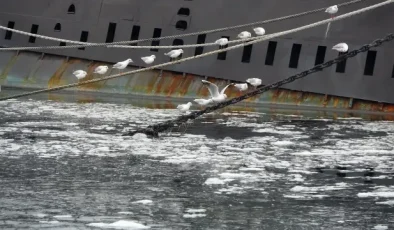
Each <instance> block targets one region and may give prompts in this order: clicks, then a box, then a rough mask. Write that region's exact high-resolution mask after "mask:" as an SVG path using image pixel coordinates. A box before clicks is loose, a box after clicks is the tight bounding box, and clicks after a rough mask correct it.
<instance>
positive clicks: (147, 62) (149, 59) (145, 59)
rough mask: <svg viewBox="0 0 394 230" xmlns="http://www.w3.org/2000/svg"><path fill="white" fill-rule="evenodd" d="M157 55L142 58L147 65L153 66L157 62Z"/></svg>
mask: <svg viewBox="0 0 394 230" xmlns="http://www.w3.org/2000/svg"><path fill="white" fill-rule="evenodd" d="M155 58H156V55H154V54H152V55H150V56H147V57H142V58H141V59H142V60H143V61H144V62H145V64H148V65H149V64H152V63H153V62H154V61H155Z"/></svg>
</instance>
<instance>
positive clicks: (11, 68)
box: [0, 52, 394, 120]
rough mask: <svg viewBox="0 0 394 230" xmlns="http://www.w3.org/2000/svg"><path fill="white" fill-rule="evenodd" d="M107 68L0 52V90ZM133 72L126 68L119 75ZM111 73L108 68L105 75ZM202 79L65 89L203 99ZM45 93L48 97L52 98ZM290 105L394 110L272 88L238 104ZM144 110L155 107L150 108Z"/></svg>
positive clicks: (173, 76) (132, 79) (388, 116)
mask: <svg viewBox="0 0 394 230" xmlns="http://www.w3.org/2000/svg"><path fill="white" fill-rule="evenodd" d="M103 64H104V65H109V66H110V65H111V64H108V63H107V64H106V63H101V62H94V61H90V62H89V61H85V60H80V59H71V58H70V59H68V58H66V57H62V56H55V55H40V54H37V53H32V52H2V53H0V71H1V72H0V85H2V86H5V87H7V86H9V87H15V88H31V89H33V88H50V87H55V86H60V85H63V84H69V83H75V82H76V81H78V79H77V78H75V77H74V76H73V75H72V72H73V71H75V70H77V69H83V70H86V71H87V73H88V75H87V76H86V77H85V78H84V79H82V80H81V81H85V80H90V79H94V78H99V77H102V75H98V74H93V71H94V69H95V68H96V67H97V66H99V65H103ZM133 69H136V68H135V67H128V68H127V69H125V70H124V71H129V70H133ZM114 71H117V70H114V69H111V68H110V69H109V71H108V72H107V73H106V75H110V74H112V73H117V72H114ZM310 77H313V76H310ZM202 79H204V77H202V76H197V75H192V74H180V73H174V72H170V71H160V70H153V71H146V72H141V73H137V74H134V75H128V76H123V77H120V78H117V79H111V80H107V81H103V82H98V83H93V84H88V85H82V86H79V87H78V88H71V89H68V90H73V91H90V92H92V91H93V92H102V93H114V94H132V95H137V96H138V95H140V96H160V97H163V98H179V99H182V98H188V99H194V98H206V97H207V96H208V95H209V92H208V90H207V89H206V88H205V87H204V86H203V85H202V84H201V80H202ZM207 80H208V81H211V82H213V83H215V84H217V85H218V86H219V88H222V87H224V86H225V85H226V84H228V81H227V80H220V79H215V78H212V77H207ZM226 93H227V95H228V96H229V98H232V97H236V96H240V95H241V94H242V93H241V92H239V91H238V90H237V89H236V88H235V87H229V89H228V90H227V91H226ZM50 95H51V94H49V96H48V97H52V96H50ZM256 103H257V105H258V104H261V105H264V104H265V105H270V106H272V105H276V106H278V105H279V106H290V107H294V106H295V107H297V108H301V107H303V108H307V109H308V110H321V109H325V110H327V109H330V110H341V111H344V112H347V113H350V114H351V113H352V112H355V113H358V112H372V113H375V114H377V113H379V114H380V115H379V117H381V116H383V119H385V120H394V105H393V104H385V103H379V102H373V101H366V100H360V99H353V98H345V97H338V96H331V95H323V94H316V93H308V92H299V91H293V90H287V89H275V90H271V91H268V92H266V93H264V94H262V95H260V96H258V97H253V98H249V99H247V100H245V101H244V103H243V106H242V109H241V110H247V111H253V110H254V109H253V107H255V106H257V105H256ZM148 107H155V106H154V105H150V106H148ZM175 107H176V103H171V102H167V103H165V104H164V105H163V104H161V105H160V106H159V108H175Z"/></svg>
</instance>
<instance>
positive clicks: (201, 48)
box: [194, 34, 207, 56]
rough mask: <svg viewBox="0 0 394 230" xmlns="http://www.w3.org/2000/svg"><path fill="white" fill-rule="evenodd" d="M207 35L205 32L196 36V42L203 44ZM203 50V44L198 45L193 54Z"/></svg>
mask: <svg viewBox="0 0 394 230" xmlns="http://www.w3.org/2000/svg"><path fill="white" fill-rule="evenodd" d="M206 37H207V35H206V34H200V35H198V36H197V44H204V43H205V39H206ZM203 52H204V47H203V46H198V47H196V50H195V51H194V56H196V55H200V54H202V53H203Z"/></svg>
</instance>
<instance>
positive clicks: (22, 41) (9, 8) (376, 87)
mask: <svg viewBox="0 0 394 230" xmlns="http://www.w3.org/2000/svg"><path fill="white" fill-rule="evenodd" d="M275 2H276V1H260V0H259V1H257V0H256V1H249V3H250V4H246V5H242V4H241V5H240V4H239V1H234V0H231V1H230V0H228V1H226V3H225V4H224V2H223V1H219V0H218V1H210V3H209V4H208V3H206V4H203V3H198V2H196V1H184V2H180V1H166V2H164V1H155V2H154V3H151V2H150V3H147V1H138V0H122V1H121V0H119V1H118V0H113V1H109V0H102V1H93V0H85V1H79V2H78V3H74V2H72V1H66V0H64V1H63V0H62V1H56V0H38V1H35V3H34V4H33V3H32V2H31V1H27V0H15V1H12V2H9V3H7V4H6V5H5V6H4V7H2V8H1V12H0V20H1V22H2V24H3V25H6V24H9V23H10V22H13V23H14V26H13V28H15V29H18V30H23V31H31V29H32V25H38V26H39V27H38V32H37V33H39V34H43V35H47V36H53V37H59V38H64V39H70V40H76V41H78V40H79V39H80V38H81V32H84V31H85V32H88V38H87V41H88V42H111V41H120V40H132V37H133V35H132V33H133V30H134V28H135V26H139V27H140V31H139V34H138V38H149V37H152V33H154V31H156V32H157V29H160V30H161V33H160V35H159V36H167V35H173V34H182V33H188V32H192V31H201V30H206V29H212V28H217V27H225V26H231V25H236V24H242V23H247V22H252V21H261V20H264V19H270V18H276V17H279V16H285V15H290V14H294V13H300V12H303V11H307V10H312V9H316V8H320V7H325V6H326V4H327V2H325V1H301V0H298V1H294V0H292V1H287V0H286V1H283V2H282V3H281V4H278V3H277V2H276V3H275ZM343 2H345V1H344V0H335V1H330V4H335V3H343ZM72 3H73V4H75V8H76V9H75V12H74V14H69V13H67V12H66V11H67V10H68V9H69V6H70V5H71V4H72ZM375 3H377V1H371V0H365V1H363V2H361V3H357V4H353V5H350V6H347V7H344V8H340V13H346V12H350V11H352V10H356V9H359V8H361V7H366V6H369V5H372V4H375ZM21 5H24V6H25V7H20V6H21ZM282 5H288V6H289V7H285V8H283V7H282ZM208 6H209V7H208ZM181 8H187V9H189V10H190V11H189V15H187V16H185V15H179V14H178V13H179V10H180V9H181ZM393 11H394V4H391V5H388V6H386V7H382V8H379V9H376V10H373V11H370V12H366V13H364V14H361V15H357V16H355V17H352V18H349V19H345V20H343V21H338V22H334V23H332V24H331V25H330V27H329V28H327V26H320V27H316V28H313V29H309V30H306V31H303V32H298V33H295V34H291V35H287V36H284V37H280V38H277V39H274V40H270V41H269V42H268V41H267V42H262V43H259V44H255V45H253V47H252V50H251V52H249V55H248V57H246V58H245V57H244V56H245V52H246V51H245V48H244V49H242V48H241V49H236V50H234V51H230V52H227V54H226V58H225V60H219V59H218V55H212V56H209V57H206V58H201V59H197V60H192V61H188V62H184V63H181V64H176V65H172V66H169V67H166V68H163V69H162V70H157V71H147V72H146V73H141V74H136V75H133V76H126V77H121V78H119V79H116V80H109V81H106V82H104V83H95V84H93V85H86V86H81V87H80V88H79V89H80V90H99V91H111V92H113V93H122V94H123V93H133V94H144V95H146V94H149V95H150V94H152V95H162V96H166V97H167V96H170V97H196V96H207V91H206V90H204V89H203V87H202V85H201V83H200V80H201V79H204V78H207V77H208V78H209V79H211V80H214V81H217V82H220V84H222V85H224V84H226V82H227V81H228V80H231V81H239V82H242V81H244V80H246V79H247V78H250V77H258V78H261V79H262V81H263V84H270V83H273V82H276V81H278V80H281V79H284V78H286V77H288V76H290V75H292V74H295V73H298V72H300V71H302V70H305V69H308V68H311V67H313V66H314V65H315V64H316V60H317V59H318V56H319V55H318V53H319V49H320V50H322V48H323V49H325V52H324V55H323V56H322V55H321V54H320V57H319V58H320V59H322V60H325V61H327V60H330V59H333V58H335V57H337V56H338V53H337V52H335V51H334V50H331V47H332V46H333V45H335V44H337V43H339V42H346V43H348V44H349V47H350V49H355V48H358V47H360V46H362V45H363V44H365V43H369V42H371V41H372V40H374V39H376V38H379V37H383V36H384V35H386V34H387V33H389V32H392V31H390V29H391V25H390V24H391V21H392V20H391V19H394V16H393V14H392V12H393ZM218 15H220V16H218ZM327 17H328V15H327V14H324V13H318V14H312V15H308V16H303V17H300V18H297V19H292V20H284V21H280V22H275V23H271V24H267V25H263V26H264V28H265V29H266V31H267V33H274V32H279V31H283V30H287V29H291V28H294V27H297V26H301V25H305V24H308V23H312V22H316V21H318V20H323V19H326V18H327ZM371 18H372V19H374V18H379V20H371ZM180 20H183V21H186V22H187V28H186V29H184V30H180V29H179V28H176V24H177V22H178V21H180ZM57 23H60V24H61V29H60V30H55V29H54V27H55V26H56V25H57ZM115 24H116V27H115V30H112V32H111V31H110V27H111V26H112V29H114V25H115ZM155 29H156V30H155ZM250 29H251V28H246V29H245V30H250ZM242 30H243V29H241V30H235V31H225V32H220V33H214V34H207V35H206V37H205V42H212V41H214V40H216V39H218V38H220V37H221V36H229V37H230V40H233V39H235V38H236V35H237V34H238V33H239V32H240V31H242ZM8 35H9V33H8ZM111 35H113V36H112V37H111ZM156 35H157V34H156ZM138 38H137V39H138ZM133 39H136V36H135V34H134V38H133ZM181 39H182V41H180V40H177V41H175V40H162V41H160V43H159V44H160V45H172V44H174V42H175V43H177V44H179V42H182V43H183V44H195V43H197V40H198V37H197V36H190V37H185V38H181ZM145 44H146V43H145ZM149 44H150V43H147V45H149ZM155 44H157V43H155ZM272 44H276V48H275V52H274V57H272V55H271V56H270V57H269V55H268V53H269V52H268V50H269V49H270V48H269V47H270V46H272ZM0 45H1V46H3V47H11V46H33V45H34V46H48V45H59V42H55V41H48V40H44V39H40V38H37V39H34V42H32V40H30V39H29V37H27V36H24V35H20V34H16V33H13V34H12V36H11V38H9V36H8V39H7V32H5V31H1V34H0ZM295 46H298V48H299V49H298V50H299V52H298V53H299V55H298V58H297V60H296V61H295V62H294V58H293V61H292V55H294V54H293V51H292V50H293V49H294V47H295ZM271 48H272V47H271ZM216 49H217V47H204V49H203V51H202V52H204V53H205V52H209V51H212V50H216ZM167 51H168V50H162V49H160V50H158V51H154V50H149V49H148V50H146V49H108V48H104V47H90V48H89V47H87V48H85V49H83V50H81V49H59V50H42V51H40V52H21V53H16V52H7V53H5V52H3V53H1V58H0V65H1V66H0V68H1V71H2V75H1V76H2V77H1V82H0V84H1V85H3V86H10V87H30V88H46V87H52V86H55V85H56V86H57V85H62V84H63V83H64V84H65V83H71V82H75V81H76V79H75V78H74V77H73V76H72V75H71V73H72V71H73V70H75V69H89V70H90V72H91V70H92V68H93V67H94V66H96V65H98V64H99V63H107V64H108V63H114V62H117V61H120V60H124V59H127V58H132V59H133V60H134V63H132V65H134V67H131V68H140V67H145V66H146V65H145V64H144V63H143V62H142V60H140V57H141V56H147V55H150V54H155V55H156V56H157V60H156V62H157V63H162V62H167V61H169V60H168V58H167V57H166V56H164V55H163V53H164V52H167ZM249 51H250V50H249ZM393 51H394V44H390V43H388V44H385V45H384V46H382V47H379V48H376V49H375V50H372V51H371V52H368V53H363V54H360V55H358V56H356V57H355V58H352V59H349V60H347V62H346V65H345V66H342V67H338V66H334V67H332V68H329V69H325V70H323V71H321V72H319V73H316V74H314V75H313V76H311V77H307V78H305V79H302V80H298V81H296V82H294V83H291V84H288V85H285V86H284V87H283V88H281V89H278V90H277V91H275V90H274V91H271V92H269V93H266V94H264V95H263V96H261V97H259V98H255V99H251V100H250V102H252V101H254V102H256V101H260V100H261V101H265V102H270V103H271V102H272V103H282V104H292V105H300V104H303V103H305V102H309V101H313V102H312V103H310V104H311V105H313V106H317V107H333V108H334V107H338V108H344V109H348V108H350V109H352V108H357V109H361V110H379V111H390V109H387V108H385V106H384V105H385V104H394V91H393V90H392V87H393V86H392V85H393V83H394V79H393V61H392V60H394V58H393V56H394V52H393ZM195 53H196V49H195V48H191V49H185V53H184V54H183V56H184V57H187V56H193V55H194V54H195ZM246 53H247V52H246ZM271 53H272V52H271ZM371 55H372V56H375V58H374V62H373V63H372V67H371V63H370V61H369V63H368V61H367V59H369V60H370V59H371V58H368V56H371ZM69 58H71V59H69ZM267 59H270V60H271V62H270V61H267ZM70 60H72V61H70ZM290 62H293V63H290ZM78 63H79V64H78ZM267 63H268V64H267ZM38 66H39V67H38ZM37 69H39V70H42V71H43V72H47V74H43V73H40V74H39V73H38V72H35V71H36V70H37ZM371 69H372V71H371ZM37 71H38V70H37ZM33 75H34V76H33ZM191 76H192V77H191ZM32 77H33V78H34V77H38V78H40V80H39V81H37V82H36V83H34V81H30V80H31V79H32ZM93 77H94V78H97V77H98V76H93V75H89V76H88V77H87V79H91V78H93ZM26 78H27V79H26ZM111 82H114V83H113V84H112V83H111ZM115 82H116V84H115ZM191 82H193V84H192V83H191ZM106 84H107V85H106ZM111 84H112V85H113V86H111ZM129 84H133V86H132V87H131V86H130V85H129ZM189 84H190V85H189ZM103 85H106V86H103ZM115 85H116V87H115ZM155 87H156V88H155ZM201 92H205V93H201ZM230 94H231V95H232V96H235V95H239V93H237V92H232V93H230ZM306 95H313V98H314V99H309V96H306ZM316 98H318V99H316ZM355 101H363V102H364V101H365V102H366V103H367V101H371V105H372V104H373V106H371V107H369V106H359V107H360V108H358V107H357V106H356V107H354V106H355V105H357V103H355ZM367 104H369V102H368V103H367ZM361 107H363V108H361ZM372 107H373V108H372ZM375 107H376V108H377V109H376V108H375Z"/></svg>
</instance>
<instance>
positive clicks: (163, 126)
mask: <svg viewBox="0 0 394 230" xmlns="http://www.w3.org/2000/svg"><path fill="white" fill-rule="evenodd" d="M393 39H394V34H389V35H387V36H386V37H384V38H382V39H377V40H375V41H373V42H372V43H370V44H367V45H364V46H362V47H360V48H359V49H357V50H353V51H351V52H349V53H347V54H344V55H341V56H339V57H337V58H335V59H333V60H330V61H327V62H325V63H323V64H320V65H316V66H315V67H313V68H311V69H309V70H306V71H303V72H301V73H298V74H296V75H293V76H291V77H288V78H286V79H284V80H281V81H278V82H276V83H273V84H271V85H267V86H260V87H258V88H257V89H256V90H254V91H252V92H249V93H247V94H244V95H242V96H240V97H236V98H233V99H231V100H228V101H225V102H222V103H219V104H217V105H214V106H210V107H207V108H205V109H204V110H200V111H194V112H191V113H190V114H188V115H183V116H180V117H178V118H176V119H174V120H169V121H165V122H162V123H159V124H156V125H151V126H148V127H147V128H142V129H138V130H136V131H130V132H127V133H125V134H123V136H130V135H134V134H137V133H143V134H146V135H149V136H153V137H158V136H159V133H160V132H164V131H166V130H168V129H171V128H173V127H175V126H176V125H181V124H184V123H186V122H187V121H189V120H195V119H197V118H198V117H200V116H202V115H204V114H206V113H210V112H213V111H215V110H218V109H221V108H224V107H226V106H229V105H232V104H236V103H238V102H241V101H243V100H245V99H248V98H250V97H254V96H256V95H259V94H262V93H264V92H267V91H268V90H270V89H275V88H278V87H280V86H282V85H285V84H288V83H291V82H293V81H295V80H298V79H301V78H304V77H306V76H308V75H310V74H313V73H316V72H319V71H322V70H323V69H325V68H328V67H330V66H332V65H334V64H336V63H338V62H341V61H344V60H346V59H348V58H352V57H355V56H356V55H357V54H359V53H362V52H366V51H368V50H369V49H371V48H374V47H378V46H381V45H382V44H383V43H385V42H389V41H392V40H393Z"/></svg>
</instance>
